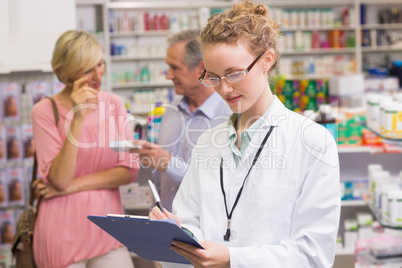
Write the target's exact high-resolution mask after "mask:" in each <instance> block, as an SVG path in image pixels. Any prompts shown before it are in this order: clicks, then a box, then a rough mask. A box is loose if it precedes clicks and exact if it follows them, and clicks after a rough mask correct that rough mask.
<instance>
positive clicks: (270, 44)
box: [199, 0, 280, 73]
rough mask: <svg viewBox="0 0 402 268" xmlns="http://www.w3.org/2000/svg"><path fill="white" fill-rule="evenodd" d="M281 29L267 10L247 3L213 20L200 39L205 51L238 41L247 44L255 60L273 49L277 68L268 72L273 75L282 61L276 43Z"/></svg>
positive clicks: (262, 6)
mask: <svg viewBox="0 0 402 268" xmlns="http://www.w3.org/2000/svg"><path fill="white" fill-rule="evenodd" d="M279 26H280V24H279V22H277V21H274V20H273V19H271V18H269V16H268V7H267V6H265V5H263V4H255V5H254V4H252V3H251V2H249V1H247V0H245V1H242V2H240V3H237V4H234V5H233V7H232V8H230V9H227V10H225V11H224V12H223V13H221V14H214V15H213V16H212V17H210V18H209V19H208V23H207V25H206V26H205V28H204V29H203V30H202V31H201V34H200V38H199V39H200V44H201V48H202V50H204V49H205V47H207V46H209V45H216V44H219V43H225V44H228V45H236V44H237V43H238V42H239V41H240V42H244V44H245V45H246V46H248V49H249V51H250V53H253V54H254V55H255V56H257V55H259V54H260V53H261V52H263V51H267V50H269V49H271V50H272V51H274V53H275V59H274V64H273V65H272V66H271V68H270V70H269V73H272V71H273V70H274V69H275V68H276V66H277V64H278V61H279V51H278V48H277V42H276V39H277V38H278V37H279V35H280V32H279V29H278V28H279Z"/></svg>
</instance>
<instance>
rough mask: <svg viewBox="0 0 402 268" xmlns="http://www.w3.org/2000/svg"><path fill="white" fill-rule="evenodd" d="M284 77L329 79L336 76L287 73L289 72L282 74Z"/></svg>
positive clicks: (290, 78)
mask: <svg viewBox="0 0 402 268" xmlns="http://www.w3.org/2000/svg"><path fill="white" fill-rule="evenodd" d="M281 76H282V77H284V78H285V79H288V80H297V79H300V80H301V79H329V78H331V77H335V75H333V74H331V75H319V74H303V75H293V74H290V75H287V74H281Z"/></svg>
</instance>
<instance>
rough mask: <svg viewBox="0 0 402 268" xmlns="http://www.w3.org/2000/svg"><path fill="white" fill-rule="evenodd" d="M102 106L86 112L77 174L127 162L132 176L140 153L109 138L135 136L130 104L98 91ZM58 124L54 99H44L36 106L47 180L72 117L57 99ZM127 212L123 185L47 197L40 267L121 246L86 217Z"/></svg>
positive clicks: (38, 247) (37, 251) (39, 230)
mask: <svg viewBox="0 0 402 268" xmlns="http://www.w3.org/2000/svg"><path fill="white" fill-rule="evenodd" d="M98 100H99V103H98V108H97V110H95V111H94V112H92V113H90V114H88V115H86V117H85V119H84V122H83V126H82V131H81V136H80V138H79V142H78V139H77V140H76V141H73V143H74V142H75V143H76V144H77V145H79V147H80V148H79V149H78V156H77V164H76V169H75V175H74V178H78V177H80V176H83V175H86V174H91V173H95V172H99V171H104V170H108V169H112V168H115V167H118V166H123V167H126V168H128V169H130V172H131V175H132V181H135V180H136V178H137V173H138V170H139V161H138V157H137V156H136V155H135V154H129V153H116V152H114V151H113V150H112V149H110V148H109V141H116V140H119V139H120V140H133V139H134V135H133V130H132V129H131V128H130V127H129V124H127V121H125V119H126V115H127V112H126V109H125V107H124V104H123V102H122V100H121V99H120V98H119V97H118V96H117V95H115V94H112V93H108V92H99V93H98ZM55 101H56V104H57V109H58V111H59V118H60V119H59V124H58V127H57V128H56V126H55V119H54V115H53V109H52V106H51V102H50V100H48V99H44V100H42V101H40V102H39V103H37V104H36V105H35V106H34V107H33V109H32V125H33V131H34V136H35V142H36V153H37V159H38V165H39V168H38V170H39V175H40V176H41V178H43V180H44V181H45V182H48V175H49V170H50V167H51V165H52V161H53V159H54V158H55V157H56V156H57V155H58V153H59V152H60V150H61V148H62V146H63V144H64V141H65V139H66V133H68V130H69V126H70V123H71V118H72V112H70V113H69V111H67V109H66V108H64V107H63V106H62V105H61V104H60V103H59V102H58V101H57V100H56V99H55ZM108 213H120V214H121V213H122V205H121V201H120V195H119V190H118V188H116V189H101V190H91V191H83V192H78V193H75V194H71V195H66V196H61V197H56V198H52V199H49V200H43V201H42V203H41V206H40V209H39V215H38V219H37V222H36V226H35V235H34V256H35V261H36V264H37V265H38V267H41V268H58V267H67V266H69V265H71V264H73V263H76V262H79V261H81V260H84V259H89V258H93V257H95V256H99V255H103V254H105V253H107V252H109V251H110V250H113V249H116V248H118V247H120V246H122V245H121V244H120V243H119V242H118V241H117V240H115V239H114V238H112V237H111V236H110V235H109V234H107V233H106V232H104V231H103V230H102V229H100V228H99V227H98V226H96V225H95V224H93V223H92V222H90V221H89V220H88V219H87V216H88V215H106V214H108Z"/></svg>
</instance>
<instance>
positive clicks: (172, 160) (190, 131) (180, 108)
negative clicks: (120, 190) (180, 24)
mask: <svg viewBox="0 0 402 268" xmlns="http://www.w3.org/2000/svg"><path fill="white" fill-rule="evenodd" d="M199 33H200V32H199V31H198V30H186V31H182V32H179V33H177V34H173V35H171V36H169V37H168V39H167V41H168V45H169V46H168V49H167V54H166V63H167V64H168V66H169V69H168V71H167V74H166V79H170V80H172V81H173V84H174V87H175V92H176V94H178V95H183V97H182V98H181V100H180V101H178V102H176V103H173V104H172V105H165V107H166V110H165V113H164V114H163V117H162V122H161V126H160V131H159V136H158V139H157V143H158V144H153V143H149V142H146V143H144V144H143V143H141V144H143V145H142V149H133V150H131V152H132V153H138V154H139V156H140V159H141V162H142V166H148V167H151V168H153V169H154V170H155V172H153V181H154V183H155V184H156V186H157V188H158V190H159V192H160V195H161V201H162V204H163V206H164V207H165V208H166V209H168V210H169V211H171V210H172V202H173V198H174V196H175V195H176V192H177V190H178V188H179V186H180V183H181V181H182V179H183V177H184V174H185V173H186V170H187V166H188V163H189V160H190V157H191V151H192V149H193V147H194V146H195V144H196V143H197V139H198V137H199V136H200V135H201V134H202V133H203V132H205V131H206V130H208V129H210V128H212V127H215V126H216V125H218V124H221V123H223V122H225V121H226V120H227V118H228V117H229V115H230V114H231V110H230V108H229V107H228V105H227V104H226V103H225V101H224V100H223V99H222V98H221V97H220V96H219V95H218V94H217V93H216V92H215V90H214V88H211V87H209V88H208V87H204V86H203V85H202V84H201V83H199V81H198V78H199V77H200V76H201V74H202V72H203V71H204V69H205V68H204V63H203V58H202V52H201V48H200V45H199V43H198V41H197V37H198V35H199Z"/></svg>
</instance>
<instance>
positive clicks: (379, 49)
mask: <svg viewBox="0 0 402 268" xmlns="http://www.w3.org/2000/svg"><path fill="white" fill-rule="evenodd" d="M387 51H389V52H393V51H395V52H396V51H402V47H392V46H379V47H362V52H364V53H375V52H387Z"/></svg>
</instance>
